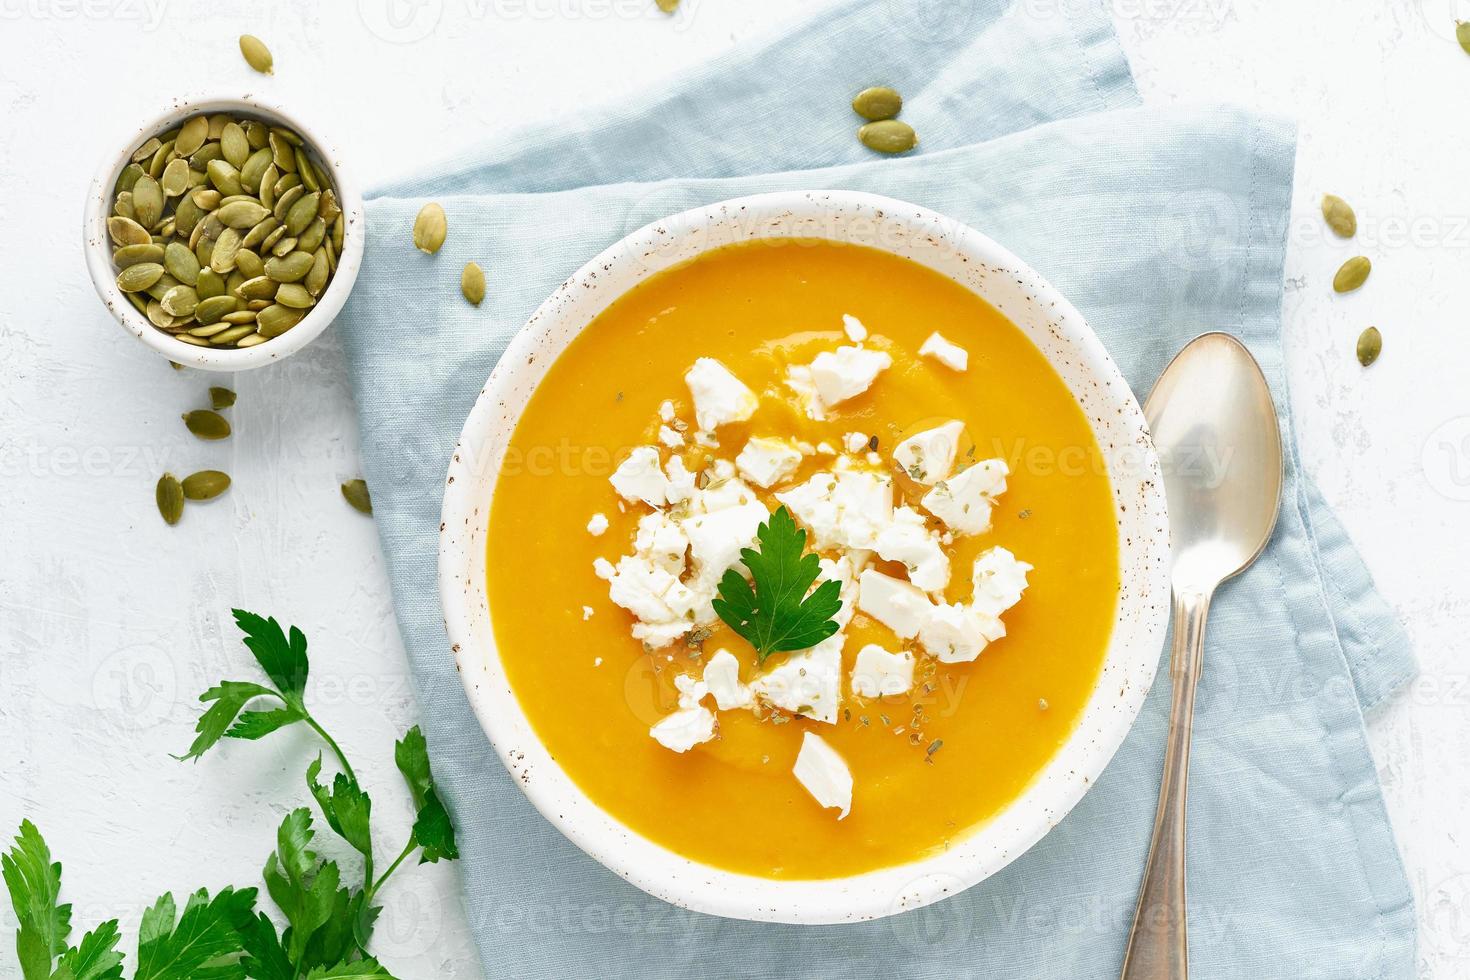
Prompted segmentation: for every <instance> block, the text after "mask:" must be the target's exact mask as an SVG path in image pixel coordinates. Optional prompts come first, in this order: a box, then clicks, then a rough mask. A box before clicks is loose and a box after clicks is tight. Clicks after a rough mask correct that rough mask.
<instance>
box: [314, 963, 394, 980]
mask: <svg viewBox="0 0 1470 980" xmlns="http://www.w3.org/2000/svg"><path fill="white" fill-rule="evenodd" d="M349 977H377V978H379V980H394V977H393V974H391V973H389V972H388V971H387V970H386V969H384V968H383V967H381V966H379V965H378V961H377V960H374V959H366V960H358V961H357V962H356V963H343V964H340V965H338V966H334V967H330V968H326V967H317V968H316V969H315V970H312V971H311V972H310V973H308V974H307V975H306V980H347V978H349Z"/></svg>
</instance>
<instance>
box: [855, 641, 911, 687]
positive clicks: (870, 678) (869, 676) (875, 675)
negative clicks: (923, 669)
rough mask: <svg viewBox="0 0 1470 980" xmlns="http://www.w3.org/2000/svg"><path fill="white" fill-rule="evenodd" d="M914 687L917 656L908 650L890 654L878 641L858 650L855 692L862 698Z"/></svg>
mask: <svg viewBox="0 0 1470 980" xmlns="http://www.w3.org/2000/svg"><path fill="white" fill-rule="evenodd" d="M913 686H914V655H913V654H912V653H909V652H908V651H907V650H900V651H899V652H898V653H890V652H888V651H887V650H885V649H883V648H882V647H880V646H878V645H877V644H876V643H869V644H868V645H867V646H865V647H863V648H862V649H861V650H859V651H858V655H857V663H855V664H854V665H853V668H852V693H853V694H856V695H857V696H858V697H860V698H882V697H889V696H891V695H894V694H903V693H904V692H906V691H908V690H909V688H911V687H913Z"/></svg>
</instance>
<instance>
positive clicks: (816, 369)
mask: <svg viewBox="0 0 1470 980" xmlns="http://www.w3.org/2000/svg"><path fill="white" fill-rule="evenodd" d="M892 364H893V358H891V357H889V356H888V355H887V354H885V353H883V352H882V351H878V350H864V349H863V348H861V347H839V348H837V350H835V351H823V352H822V353H820V354H818V355H817V356H816V357H815V358H813V359H812V365H811V374H812V385H813V386H815V388H816V389H817V397H818V398H820V399H821V400H822V405H823V406H824V407H825V408H830V407H832V406H833V405H837V404H840V403H841V402H845V401H847V400H848V399H850V398H856V397H857V396H858V395H861V394H862V393H863V392H865V391H867V390H868V389H869V388H870V387H872V385H873V381H874V380H876V379H877V377H878V375H879V374H880V373H881V372H882V371H883V370H884V369H885V368H887V367H889V366H890V365H892Z"/></svg>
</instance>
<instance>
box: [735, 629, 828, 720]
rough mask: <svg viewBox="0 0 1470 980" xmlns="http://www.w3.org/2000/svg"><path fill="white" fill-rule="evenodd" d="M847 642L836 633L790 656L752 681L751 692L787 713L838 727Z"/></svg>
mask: <svg viewBox="0 0 1470 980" xmlns="http://www.w3.org/2000/svg"><path fill="white" fill-rule="evenodd" d="M844 639H845V638H844V637H843V635H842V634H841V633H834V634H833V635H832V636H829V637H827V639H825V640H823V641H822V642H821V643H818V644H817V645H816V646H814V647H812V648H811V649H810V650H802V651H799V652H796V653H789V654H787V655H786V662H785V663H783V664H781V665H780V666H779V667H777V668H775V669H774V670H770V671H767V672H766V673H765V674H762V675H761V676H760V677H757V678H756V679H755V680H753V681H751V684H750V688H751V690H752V691H754V692H755V694H757V695H758V696H759V697H760V698H761V699H762V700H764V701H766V702H767V703H769V704H772V705H775V706H776V707H778V708H781V709H783V710H786V711H790V712H794V713H795V714H799V715H803V716H805V717H807V718H811V719H812V720H813V721H821V722H826V723H827V724H829V725H835V724H837V706H838V703H839V702H840V701H841V700H842V643H843V640H844Z"/></svg>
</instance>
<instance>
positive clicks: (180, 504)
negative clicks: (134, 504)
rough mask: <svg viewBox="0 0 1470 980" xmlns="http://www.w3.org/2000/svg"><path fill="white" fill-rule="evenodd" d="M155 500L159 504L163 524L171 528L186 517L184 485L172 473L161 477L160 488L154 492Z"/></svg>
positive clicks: (156, 488) (159, 479)
mask: <svg viewBox="0 0 1470 980" xmlns="http://www.w3.org/2000/svg"><path fill="white" fill-rule="evenodd" d="M153 499H154V501H155V502H157V504H158V513H159V514H160V515H161V516H162V517H163V523H165V524H168V525H170V526H172V525H174V524H177V523H179V518H181V517H183V516H184V485H183V484H182V483H180V482H179V479H178V477H176V476H174V475H173V474H172V473H165V474H163V476H160V477H159V478H158V486H157V487H155V488H154V490H153Z"/></svg>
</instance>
